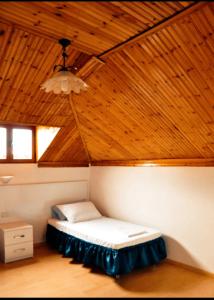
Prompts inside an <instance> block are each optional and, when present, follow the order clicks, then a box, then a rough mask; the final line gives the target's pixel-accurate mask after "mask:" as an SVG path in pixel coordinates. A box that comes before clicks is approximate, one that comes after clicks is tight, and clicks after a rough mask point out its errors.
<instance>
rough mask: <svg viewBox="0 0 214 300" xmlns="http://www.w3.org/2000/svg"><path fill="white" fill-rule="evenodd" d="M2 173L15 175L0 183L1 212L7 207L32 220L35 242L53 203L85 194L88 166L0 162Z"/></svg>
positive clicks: (75, 198) (13, 212)
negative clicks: (70, 166) (6, 182)
mask: <svg viewBox="0 0 214 300" xmlns="http://www.w3.org/2000/svg"><path fill="white" fill-rule="evenodd" d="M3 175H14V178H13V179H12V180H11V182H10V183H8V184H2V183H0V213H1V212H3V211H7V212H9V214H10V215H15V216H17V217H21V218H23V219H25V220H26V221H27V222H29V223H30V224H32V225H33V229H34V243H39V242H42V241H44V239H45V230H46V225H47V219H48V218H49V217H50V215H51V210H50V207H51V206H52V205H53V204H57V203H65V202H70V201H75V200H79V199H82V198H87V197H88V180H89V168H76V167H75V168H38V167H37V165H36V164H0V176H3ZM0 215H1V214H0ZM0 221H2V219H0Z"/></svg>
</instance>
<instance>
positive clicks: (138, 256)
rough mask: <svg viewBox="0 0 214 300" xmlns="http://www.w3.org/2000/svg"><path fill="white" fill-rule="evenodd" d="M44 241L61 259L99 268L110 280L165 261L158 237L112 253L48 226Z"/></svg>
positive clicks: (164, 250)
mask: <svg viewBox="0 0 214 300" xmlns="http://www.w3.org/2000/svg"><path fill="white" fill-rule="evenodd" d="M46 241H47V243H48V244H49V245H51V246H52V247H53V248H55V249H57V250H58V251H59V253H61V254H63V256H65V257H72V258H73V259H74V260H75V261H78V262H81V263H83V264H84V265H88V266H96V267H99V268H101V269H102V270H103V271H104V272H105V273H107V274H108V275H112V276H115V275H120V274H126V273H129V272H131V271H132V270H134V269H137V268H144V267H147V266H151V265H154V264H158V263H159V262H160V261H161V260H163V259H164V258H166V247H165V242H164V240H163V238H162V237H159V238H157V239H154V240H152V241H149V242H146V243H143V244H138V245H135V246H130V247H126V248H122V249H119V250H115V249H111V248H106V247H104V246H99V245H96V244H92V243H89V242H86V241H84V240H81V239H79V238H76V237H74V236H72V235H69V234H66V233H64V232H62V231H59V230H57V229H56V228H55V227H53V226H51V225H50V224H48V225H47V231H46Z"/></svg>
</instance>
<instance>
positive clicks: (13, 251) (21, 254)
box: [4, 242, 33, 263]
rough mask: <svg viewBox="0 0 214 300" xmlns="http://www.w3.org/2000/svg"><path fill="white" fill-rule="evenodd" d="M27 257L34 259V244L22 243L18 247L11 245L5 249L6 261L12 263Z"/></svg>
mask: <svg viewBox="0 0 214 300" xmlns="http://www.w3.org/2000/svg"><path fill="white" fill-rule="evenodd" d="M27 257H33V243H32V242H27V243H20V244H16V245H10V246H6V247H5V253H4V261H5V262H6V263H7V262H12V261H14V260H19V259H24V258H27Z"/></svg>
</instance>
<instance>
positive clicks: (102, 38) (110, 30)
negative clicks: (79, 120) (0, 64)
mask: <svg viewBox="0 0 214 300" xmlns="http://www.w3.org/2000/svg"><path fill="white" fill-rule="evenodd" d="M192 3H194V1H189V2H188V1H186V2H182V1H171V2H167V1H166V2H165V1H162V2H158V1H157V2H151V3H150V2H148V1H142V2H137V1H136V2H132V1H130V2H117V1H113V2H110V1H109V2H105V1H100V2H99V1H97V2H96V1H94V2H91V1H90V2H88V1H84V2H78V1H76V2H75V1H70V2H69V1H66V2H63V1H58V2H57V1H49V2H43V1H42V2H39V1H37V2H33V1H25V2H24V1H23V2H21V1H19V2H15V1H10V2H9V1H3V2H1V10H0V18H1V19H2V20H6V21H9V22H11V23H13V24H14V25H15V26H16V27H17V26H19V27H20V28H22V29H24V28H25V29H26V30H28V31H29V32H30V31H32V32H34V33H37V34H38V35H43V37H46V38H49V39H54V40H58V39H60V38H62V37H63V36H65V37H66V38H69V39H71V40H72V41H73V46H74V47H75V48H77V49H79V50H80V51H82V52H85V53H88V54H100V53H102V52H104V51H106V50H108V49H110V48H112V47H114V46H115V45H117V44H119V43H121V42H123V41H125V40H127V39H128V38H130V37H132V36H135V35H136V34H138V33H139V32H143V31H144V30H146V29H148V28H151V27H153V26H154V25H156V24H157V23H159V22H162V21H163V20H165V19H167V18H169V17H171V16H173V15H175V14H177V13H178V12H180V11H182V10H183V9H185V8H186V7H188V6H190V5H192Z"/></svg>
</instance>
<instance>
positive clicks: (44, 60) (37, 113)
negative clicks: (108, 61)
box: [0, 24, 89, 127]
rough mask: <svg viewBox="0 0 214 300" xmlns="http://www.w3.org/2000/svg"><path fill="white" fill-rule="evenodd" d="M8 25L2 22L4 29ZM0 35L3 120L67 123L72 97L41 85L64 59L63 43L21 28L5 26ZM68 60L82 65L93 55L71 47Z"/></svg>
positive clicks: (1, 119) (54, 123) (0, 84)
mask: <svg viewBox="0 0 214 300" xmlns="http://www.w3.org/2000/svg"><path fill="white" fill-rule="evenodd" d="M5 26H6V25H4V24H0V30H2V31H3V30H4V28H5ZM4 32H5V33H4V34H3V35H2V36H1V37H0V38H1V39H3V41H2V44H3V47H4V52H1V53H2V55H1V57H0V74H1V77H0V121H5V122H16V123H17V122H18V123H27V124H34V125H36V124H38V125H51V126H60V127H61V126H65V125H67V124H68V123H69V120H70V117H71V115H72V111H71V109H70V105H69V99H68V97H65V96H61V95H54V94H52V93H50V94H46V93H45V92H44V91H42V90H40V85H41V83H43V82H44V81H45V80H46V79H47V78H49V77H51V76H52V74H53V66H54V64H56V63H60V62H61V56H60V54H61V47H60V45H58V44H57V43H54V42H52V41H50V40H47V39H44V38H41V37H38V36H35V35H33V34H29V33H28V32H26V31H23V30H19V29H16V28H14V29H11V28H10V27H9V28H8V30H4ZM68 54H69V59H68V64H71V65H73V66H76V67H77V68H78V69H79V68H81V67H82V66H83V65H84V64H85V63H86V62H87V60H88V59H89V56H88V55H86V54H84V53H81V52H79V51H78V50H74V49H73V48H70V49H69V51H68Z"/></svg>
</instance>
